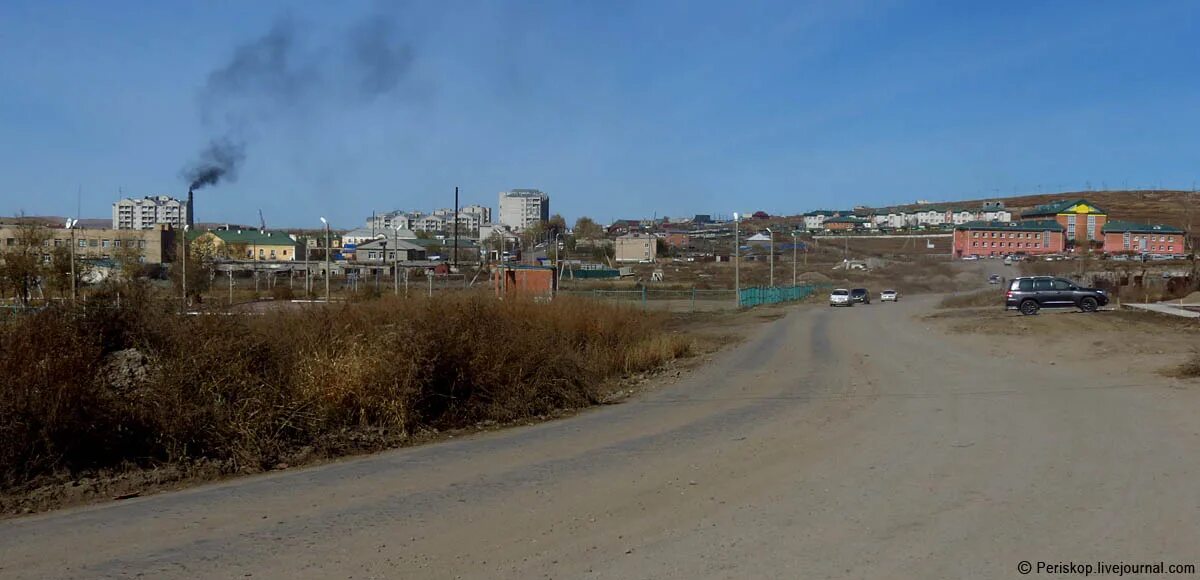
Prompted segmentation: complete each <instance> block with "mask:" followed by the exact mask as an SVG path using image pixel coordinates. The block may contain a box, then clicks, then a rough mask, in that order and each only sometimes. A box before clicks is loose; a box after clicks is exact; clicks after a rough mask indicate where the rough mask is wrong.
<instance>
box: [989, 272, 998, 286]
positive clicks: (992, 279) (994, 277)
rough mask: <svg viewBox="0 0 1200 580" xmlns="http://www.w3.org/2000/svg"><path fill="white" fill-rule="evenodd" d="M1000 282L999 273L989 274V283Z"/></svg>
mask: <svg viewBox="0 0 1200 580" xmlns="http://www.w3.org/2000/svg"><path fill="white" fill-rule="evenodd" d="M999 283H1000V276H999V275H998V274H992V275H991V276H988V284H999Z"/></svg>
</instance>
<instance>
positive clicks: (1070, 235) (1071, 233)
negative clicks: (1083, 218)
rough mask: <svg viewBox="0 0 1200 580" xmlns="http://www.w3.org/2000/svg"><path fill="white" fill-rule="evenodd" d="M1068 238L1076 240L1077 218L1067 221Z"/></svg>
mask: <svg viewBox="0 0 1200 580" xmlns="http://www.w3.org/2000/svg"><path fill="white" fill-rule="evenodd" d="M1067 237H1068V238H1071V239H1075V218H1071V219H1068V220H1067Z"/></svg>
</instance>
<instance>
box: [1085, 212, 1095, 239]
mask: <svg viewBox="0 0 1200 580" xmlns="http://www.w3.org/2000/svg"><path fill="white" fill-rule="evenodd" d="M1087 234H1088V239H1091V240H1094V239H1096V216H1094V215H1089V216H1087Z"/></svg>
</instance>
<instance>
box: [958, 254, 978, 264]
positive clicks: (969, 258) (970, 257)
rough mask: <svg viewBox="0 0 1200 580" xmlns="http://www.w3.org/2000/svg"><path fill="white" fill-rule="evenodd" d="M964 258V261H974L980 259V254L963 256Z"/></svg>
mask: <svg viewBox="0 0 1200 580" xmlns="http://www.w3.org/2000/svg"><path fill="white" fill-rule="evenodd" d="M962 259H963V261H964V262H974V261H975V260H978V259H979V256H976V255H974V254H972V255H970V256H963V258H962Z"/></svg>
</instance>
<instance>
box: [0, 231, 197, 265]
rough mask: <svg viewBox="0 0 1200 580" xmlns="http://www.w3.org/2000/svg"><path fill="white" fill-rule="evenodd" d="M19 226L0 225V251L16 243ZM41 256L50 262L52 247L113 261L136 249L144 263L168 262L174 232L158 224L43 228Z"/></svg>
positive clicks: (19, 238)
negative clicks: (147, 226)
mask: <svg viewBox="0 0 1200 580" xmlns="http://www.w3.org/2000/svg"><path fill="white" fill-rule="evenodd" d="M20 228H21V226H0V252H2V251H4V250H6V249H7V248H10V247H13V246H15V245H17V244H19V243H20V240H21V237H22V233H21V231H20ZM40 235H42V236H43V237H44V238H45V242H44V244H43V246H44V247H45V252H44V255H43V257H44V258H45V259H47V260H49V259H50V252H51V251H53V249H54V248H58V247H66V248H71V247H74V249H75V256H76V257H78V258H80V259H84V260H109V259H115V258H117V257H118V256H120V255H122V254H123V253H125V252H128V251H133V250H136V253H137V255H138V257H139V259H140V260H141V261H142V262H143V263H146V264H161V263H163V262H170V261H171V260H172V257H173V256H174V255H175V248H174V244H175V243H176V240H175V230H174V229H172V228H171V227H170V226H168V225H158V226H155V227H153V228H150V229H143V230H117V229H96V230H93V229H83V228H72V229H67V228H46V229H45V231H43V232H42V233H41V234H40Z"/></svg>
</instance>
